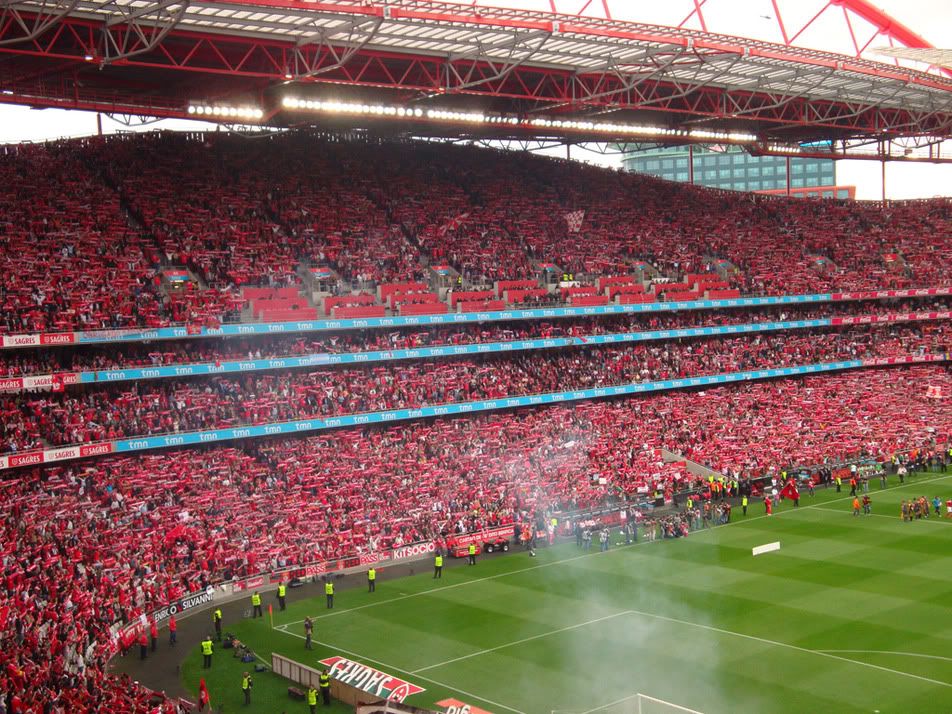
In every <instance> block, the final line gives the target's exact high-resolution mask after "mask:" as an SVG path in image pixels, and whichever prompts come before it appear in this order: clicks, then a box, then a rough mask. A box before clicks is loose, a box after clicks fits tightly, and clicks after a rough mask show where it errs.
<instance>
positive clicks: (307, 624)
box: [304, 617, 314, 650]
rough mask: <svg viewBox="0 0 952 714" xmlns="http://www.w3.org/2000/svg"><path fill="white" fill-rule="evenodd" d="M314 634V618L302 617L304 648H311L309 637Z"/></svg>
mask: <svg viewBox="0 0 952 714" xmlns="http://www.w3.org/2000/svg"><path fill="white" fill-rule="evenodd" d="M313 636H314V620H312V619H311V618H310V617H305V618H304V649H306V650H312V649H314V647H313V646H312V645H311V637H313Z"/></svg>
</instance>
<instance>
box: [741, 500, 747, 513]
mask: <svg viewBox="0 0 952 714" xmlns="http://www.w3.org/2000/svg"><path fill="white" fill-rule="evenodd" d="M740 507H741V509H742V510H743V511H744V515H745V516H746V515H747V496H744V497H743V498H741V499H740Z"/></svg>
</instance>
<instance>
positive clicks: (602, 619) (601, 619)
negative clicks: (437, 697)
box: [410, 610, 631, 675]
mask: <svg viewBox="0 0 952 714" xmlns="http://www.w3.org/2000/svg"><path fill="white" fill-rule="evenodd" d="M629 614H631V611H630V610H625V611H624V612H616V613H615V614H614V615H606V616H605V617H597V618H595V619H594V620H587V621H586V622H578V623H576V624H574V625H569V626H568V627H560V628H559V629H557V630H552V631H550V632H543V633H541V634H539V635H533V636H532V637H524V638H522V639H521V640H515V641H513V642H507V643H505V644H503V645H498V646H497V647H490V648H488V649H485V650H480V651H479V652H471V653H470V654H467V655H463V656H462V657H454V658H453V659H448V660H446V661H445V662H437V663H436V664H431V665H428V666H426V667H420V669H416V670H414V671H412V672H410V674H414V675H415V674H418V673H419V672H426V671H427V670H430V669H437V668H438V667H443V666H445V665H448V664H453V663H454V662H462V661H463V660H466V659H472V658H473V657H479V656H481V655H484V654H489V653H490V652H496V651H498V650H504V649H506V648H507V647H515V646H516V645H522V644H525V643H526V642H532V641H533V640H541V639H542V638H544V637H551V636H552V635H557V634H559V633H560V632H569V631H571V630H577V629H579V628H580V627H587V626H588V625H594V624H596V623H599V622H605V621H606V620H614V619H615V618H616V617H621V616H622V615H629Z"/></svg>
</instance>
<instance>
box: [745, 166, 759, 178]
mask: <svg viewBox="0 0 952 714" xmlns="http://www.w3.org/2000/svg"><path fill="white" fill-rule="evenodd" d="M747 175H748V176H750V177H751V178H757V177H758V176H760V167H759V166H748V167H747Z"/></svg>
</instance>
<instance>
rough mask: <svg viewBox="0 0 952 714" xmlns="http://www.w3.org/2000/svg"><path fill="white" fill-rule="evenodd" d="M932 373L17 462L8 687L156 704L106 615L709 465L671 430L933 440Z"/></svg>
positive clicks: (938, 378)
mask: <svg viewBox="0 0 952 714" xmlns="http://www.w3.org/2000/svg"><path fill="white" fill-rule="evenodd" d="M926 385H930V386H937V387H939V388H941V389H944V390H945V391H946V393H948V392H949V391H952V374H950V372H949V371H948V370H947V369H945V368H938V367H916V368H911V369H903V370H888V371H887V370H881V371H877V370H869V371H864V372H862V373H851V374H841V375H835V376H826V377H822V378H810V379H805V380H785V381H779V382H770V383H755V384H747V385H735V386H731V387H725V388H720V389H714V390H709V391H706V392H691V393H675V394H666V395H657V396H649V397H644V398H640V399H631V400H625V401H620V402H597V403H584V404H580V405H578V406H576V407H565V406H555V407H550V408H545V409H537V410H523V411H519V412H513V413H506V414H493V415H486V416H481V417H476V418H469V419H454V420H438V421H435V422H430V423H427V422H415V423H411V424H406V425H402V426H397V427H391V428H387V429H383V428H374V429H367V430H365V431H364V432H359V431H354V430H347V431H339V432H334V433H330V434H327V435H323V436H317V437H311V438H305V439H296V440H281V441H270V442H257V443H256V442H251V443H248V444H245V445H241V446H238V447H229V448H223V447H216V448H212V449H208V450H195V449H192V450H182V451H175V452H168V453H163V454H153V455H143V456H136V457H110V458H107V459H104V460H99V461H96V462H92V463H88V464H79V465H70V466H65V467H54V468H47V469H46V470H43V471H39V470H27V471H23V472H18V473H17V474H15V476H14V477H13V478H12V479H10V480H8V481H6V482H4V484H3V486H2V488H3V489H4V491H5V493H4V498H3V503H4V519H3V523H2V528H3V533H2V542H3V543H5V544H10V546H11V548H13V549H12V550H8V551H7V553H6V555H5V556H4V559H3V564H4V578H3V580H2V582H0V587H2V588H3V591H4V595H5V603H6V606H5V608H4V610H3V617H2V618H0V633H2V634H0V637H2V640H3V641H4V642H5V646H4V647H3V648H0V663H2V665H3V673H2V675H0V677H2V679H0V689H3V690H4V691H6V692H11V693H15V694H16V695H17V696H18V697H19V698H20V699H21V701H22V702H23V705H24V706H31V705H35V706H40V705H41V704H43V703H45V702H53V703H54V704H55V705H58V706H59V707H60V708H61V710H66V711H84V710H86V711H106V710H115V711H118V710H123V711H130V712H134V711H147V705H146V704H145V699H144V695H142V694H141V693H137V691H136V689H135V688H134V687H130V686H128V685H126V684H123V683H122V682H120V681H119V680H114V679H112V678H109V677H104V676H103V667H104V662H105V659H106V657H107V655H108V653H109V652H110V644H111V642H112V640H111V636H110V632H109V626H110V625H112V624H114V623H116V622H127V621H130V620H132V619H133V618H136V617H137V616H138V615H139V614H140V613H142V612H143V611H146V610H148V608H149V607H150V606H151V605H155V604H158V603H165V602H168V601H169V600H171V599H174V598H176V597H178V596H180V595H182V594H183V593H186V592H194V591H198V590H201V589H202V588H204V587H205V586H207V585H208V584H209V583H212V582H216V581H219V580H222V579H229V578H233V577H239V576H243V575H247V574H253V573H256V572H260V571H262V570H269V569H275V568H280V567H284V566H287V565H290V564H295V563H302V562H306V561H313V560H320V559H323V558H328V557H335V556H342V555H352V554H357V553H362V552H370V551H375V550H382V549H386V548H389V547H393V546H397V545H400V544H402V543H407V542H412V541H417V540H421V539H428V538H434V537H437V536H438V535H439V534H440V533H442V532H445V531H451V530H453V529H455V528H456V527H457V525H458V524H460V523H462V524H463V526H464V527H465V528H467V529H470V528H480V527H483V526H485V525H489V524H496V523H507V522H512V521H514V520H519V521H525V520H527V519H528V520H531V519H533V518H534V516H535V514H538V513H547V512H552V511H559V510H572V511H576V510H580V509H585V508H592V507H596V506H601V505H605V504H606V503H611V502H616V503H617V502H622V501H625V500H627V499H638V498H639V497H640V494H647V493H649V492H654V491H656V490H661V491H664V492H666V493H668V494H669V495H670V493H671V492H672V491H673V490H676V489H682V488H685V487H690V486H693V485H695V482H694V479H695V477H694V476H692V475H690V474H689V473H688V472H687V471H686V470H685V469H684V468H683V464H680V463H677V462H675V463H672V464H665V463H664V462H663V459H662V458H661V455H660V451H659V450H660V449H662V448H666V449H670V450H672V451H675V452H681V453H684V454H686V455H687V456H689V457H691V458H693V459H696V460H698V461H701V462H704V463H707V464H709V465H711V466H713V467H716V468H719V469H721V470H723V471H724V472H725V473H728V474H734V475H740V476H741V477H746V476H756V475H760V474H762V473H765V472H768V471H770V470H777V469H779V468H781V467H783V466H787V467H788V468H789V467H790V466H792V465H795V464H798V463H804V462H807V463H821V462H823V461H825V460H828V459H837V460H841V459H847V458H851V457H852V458H858V457H861V456H868V457H873V458H878V459H884V460H885V459H888V458H889V457H890V456H891V455H892V454H893V453H894V452H896V451H898V450H908V449H910V448H916V449H922V450H923V451H925V450H929V449H932V448H934V447H935V446H936V444H937V443H938V444H940V445H942V444H947V441H946V439H947V438H948V435H949V434H950V433H952V408H950V407H949V406H947V405H948V402H947V401H935V400H933V399H930V398H929V396H928V394H927V390H926ZM897 395H901V398H896V396H897ZM788 465H789V466H788ZM671 525H672V526H673V527H675V528H676V527H678V524H674V523H672V524H671ZM14 544H15V548H14V547H13V546H14Z"/></svg>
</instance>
